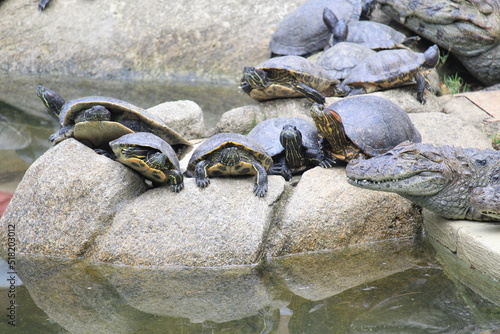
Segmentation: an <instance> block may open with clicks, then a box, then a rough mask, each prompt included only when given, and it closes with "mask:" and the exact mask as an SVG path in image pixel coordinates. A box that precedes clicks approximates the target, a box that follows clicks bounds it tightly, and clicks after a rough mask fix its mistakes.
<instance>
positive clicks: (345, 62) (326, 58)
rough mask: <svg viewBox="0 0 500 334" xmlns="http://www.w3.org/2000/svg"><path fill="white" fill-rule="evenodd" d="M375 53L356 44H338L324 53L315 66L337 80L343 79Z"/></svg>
mask: <svg viewBox="0 0 500 334" xmlns="http://www.w3.org/2000/svg"><path fill="white" fill-rule="evenodd" d="M374 53H375V51H373V50H372V49H370V48H369V47H367V46H364V45H362V44H357V43H350V42H340V43H337V44H335V45H334V46H332V47H331V48H329V49H328V50H326V51H324V52H323V53H322V54H321V56H319V58H318V59H317V60H316V64H318V65H320V66H321V67H323V69H324V70H325V71H326V72H327V73H328V74H329V75H331V76H332V77H333V78H335V79H337V80H342V79H344V78H345V77H346V76H347V74H348V73H349V71H350V70H352V69H353V68H354V67H356V66H357V65H358V64H359V63H360V62H361V61H363V60H364V59H365V58H366V57H368V56H370V55H372V54H374Z"/></svg>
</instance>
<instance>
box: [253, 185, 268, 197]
mask: <svg viewBox="0 0 500 334" xmlns="http://www.w3.org/2000/svg"><path fill="white" fill-rule="evenodd" d="M253 192H254V193H255V196H259V197H264V196H266V193H267V185H258V184H256V185H255V187H254V188H253Z"/></svg>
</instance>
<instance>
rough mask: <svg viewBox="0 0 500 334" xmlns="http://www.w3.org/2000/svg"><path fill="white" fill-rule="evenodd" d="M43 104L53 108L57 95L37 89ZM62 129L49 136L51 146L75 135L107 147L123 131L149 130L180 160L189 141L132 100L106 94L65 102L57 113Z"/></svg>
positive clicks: (91, 143)
mask: <svg viewBox="0 0 500 334" xmlns="http://www.w3.org/2000/svg"><path fill="white" fill-rule="evenodd" d="M39 92H41V93H40V95H39V96H40V98H41V99H42V101H43V102H44V104H45V106H46V107H47V108H49V109H51V110H52V111H53V112H54V113H56V110H55V109H53V108H52V107H53V105H55V104H54V103H53V101H54V100H55V99H56V97H55V96H54V95H53V94H49V92H48V91H47V90H45V92H43V91H42V90H40V91H39ZM59 122H60V124H61V129H60V130H59V131H58V132H56V133H54V134H53V135H51V136H50V138H49V141H50V142H52V143H53V144H54V145H55V144H57V143H59V142H61V141H62V140H65V139H67V138H71V137H74V138H76V139H77V140H79V141H80V142H82V143H84V144H86V145H87V146H89V147H92V148H96V149H99V150H104V151H107V150H109V146H108V143H109V142H110V141H112V140H114V139H116V138H119V137H121V136H123V135H125V134H128V133H133V132H151V133H153V134H156V135H157V136H159V137H160V138H162V139H163V140H165V141H166V142H167V143H169V144H170V145H171V146H172V147H173V148H174V150H175V151H176V153H177V156H178V157H179V159H182V158H183V157H184V156H185V155H186V154H187V153H188V152H189V151H190V150H191V149H192V144H191V143H190V142H189V141H187V140H186V139H184V138H183V137H182V136H181V135H180V134H179V133H177V132H176V131H174V130H173V129H171V128H170V127H168V126H167V125H166V124H165V123H164V122H163V121H162V120H161V119H160V118H159V117H157V116H155V115H152V114H150V113H148V112H147V111H146V110H144V109H142V108H139V107H137V106H135V105H133V104H131V103H128V102H125V101H122V100H119V99H116V98H112V97H107V96H86V97H82V98H78V99H74V100H71V101H68V102H66V103H65V104H64V105H63V106H62V108H61V110H60V113H59Z"/></svg>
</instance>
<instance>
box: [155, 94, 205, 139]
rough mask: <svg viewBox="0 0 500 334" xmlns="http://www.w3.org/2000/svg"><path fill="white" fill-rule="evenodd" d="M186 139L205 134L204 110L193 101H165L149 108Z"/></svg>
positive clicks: (200, 136)
mask: <svg viewBox="0 0 500 334" xmlns="http://www.w3.org/2000/svg"><path fill="white" fill-rule="evenodd" d="M147 111H148V112H150V113H152V114H154V115H156V116H158V117H160V118H161V119H162V120H163V121H164V122H165V124H167V125H168V126H169V127H171V128H172V129H175V131H177V132H178V133H179V134H180V135H181V136H183V137H184V138H186V139H188V140H189V139H194V138H202V137H204V136H205V124H204V122H203V110H201V108H200V106H199V105H198V104H196V103H195V102H193V101H187V100H186V101H171V102H164V103H161V104H159V105H157V106H154V107H151V108H149V109H147Z"/></svg>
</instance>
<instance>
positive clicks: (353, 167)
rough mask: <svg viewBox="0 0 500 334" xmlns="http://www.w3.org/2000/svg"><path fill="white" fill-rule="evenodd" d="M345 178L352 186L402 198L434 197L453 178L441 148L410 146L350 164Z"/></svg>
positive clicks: (410, 144)
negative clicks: (401, 196)
mask: <svg viewBox="0 0 500 334" xmlns="http://www.w3.org/2000/svg"><path fill="white" fill-rule="evenodd" d="M346 175H347V181H348V182H349V183H350V184H352V185H355V186H358V187H361V188H365V189H371V190H379V191H387V192H393V193H397V194H399V195H403V196H405V195H408V196H432V195H434V194H436V193H438V192H439V191H441V190H442V189H443V188H444V187H446V186H447V185H448V184H449V183H451V182H452V179H453V177H454V176H453V172H452V170H451V168H450V167H449V166H448V163H447V162H446V157H445V156H444V155H442V154H441V152H440V150H439V148H438V147H435V146H432V145H428V144H414V143H410V142H403V143H401V144H399V145H398V146H396V147H395V148H394V149H392V150H391V151H389V152H387V153H385V154H382V155H379V156H375V157H373V158H370V159H363V158H358V159H354V160H351V162H350V163H349V164H348V165H347V167H346Z"/></svg>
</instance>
